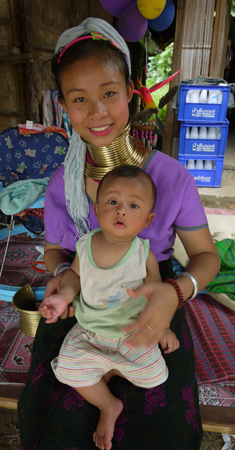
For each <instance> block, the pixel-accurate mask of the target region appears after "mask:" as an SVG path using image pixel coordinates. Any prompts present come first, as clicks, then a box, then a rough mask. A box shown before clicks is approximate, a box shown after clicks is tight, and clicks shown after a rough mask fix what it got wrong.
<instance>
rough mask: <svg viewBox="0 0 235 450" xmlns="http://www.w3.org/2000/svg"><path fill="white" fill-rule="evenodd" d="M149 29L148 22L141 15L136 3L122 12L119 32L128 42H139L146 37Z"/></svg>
mask: <svg viewBox="0 0 235 450" xmlns="http://www.w3.org/2000/svg"><path fill="white" fill-rule="evenodd" d="M147 28H148V20H147V19H145V18H144V17H143V16H142V15H141V14H140V12H139V10H138V7H137V3H136V1H134V2H133V3H132V4H131V5H129V6H127V8H126V9H124V11H122V15H121V17H120V19H119V21H118V31H119V33H120V34H121V36H122V37H123V38H124V39H125V40H126V41H128V42H137V41H139V40H140V39H142V37H143V36H144V35H145V33H146V31H147Z"/></svg>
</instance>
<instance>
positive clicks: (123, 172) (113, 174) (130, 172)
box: [96, 165, 157, 211]
mask: <svg viewBox="0 0 235 450" xmlns="http://www.w3.org/2000/svg"><path fill="white" fill-rule="evenodd" d="M108 178H129V179H135V180H136V179H137V180H139V181H140V183H143V184H145V185H146V184H147V185H148V186H151V190H150V195H151V196H152V207H151V211H153V210H154V207H155V204H156V200H157V189H156V186H155V184H154V182H153V180H152V178H151V177H150V175H149V174H148V173H146V172H144V170H142V169H140V167H137V166H130V165H125V166H119V167H116V168H115V169H113V170H111V171H110V172H108V173H107V174H106V175H105V176H104V177H103V178H102V180H101V182H100V184H99V186H98V189H97V194H96V200H97V201H98V197H99V192H100V189H101V187H102V184H103V182H104V180H105V179H106V180H107V179H108Z"/></svg>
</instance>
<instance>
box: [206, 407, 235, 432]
mask: <svg viewBox="0 0 235 450" xmlns="http://www.w3.org/2000/svg"><path fill="white" fill-rule="evenodd" d="M200 412H201V418H202V426H203V430H204V431H210V432H214V433H228V434H234V433H235V408H232V407H231V408H230V407H226V406H207V405H200Z"/></svg>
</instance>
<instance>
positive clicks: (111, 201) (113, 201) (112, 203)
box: [109, 200, 117, 205]
mask: <svg viewBox="0 0 235 450" xmlns="http://www.w3.org/2000/svg"><path fill="white" fill-rule="evenodd" d="M109 204H110V205H116V204H117V202H116V200H109Z"/></svg>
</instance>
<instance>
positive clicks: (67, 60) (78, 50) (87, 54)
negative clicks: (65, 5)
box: [51, 39, 130, 99]
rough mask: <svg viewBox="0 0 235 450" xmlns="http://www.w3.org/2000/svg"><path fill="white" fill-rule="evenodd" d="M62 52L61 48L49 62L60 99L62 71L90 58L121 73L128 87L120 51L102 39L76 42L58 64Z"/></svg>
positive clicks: (123, 60) (124, 61)
mask: <svg viewBox="0 0 235 450" xmlns="http://www.w3.org/2000/svg"><path fill="white" fill-rule="evenodd" d="M62 50H63V48H60V49H59V51H58V53H56V54H55V55H54V57H53V58H52V60H51V69H52V72H53V74H54V75H55V82H56V87H57V89H58V91H59V96H60V98H62V99H63V92H62V90H61V85H60V80H61V75H62V73H63V71H64V70H66V69H67V68H68V67H69V66H71V65H72V64H74V63H75V62H76V61H80V60H81V61H82V60H84V59H88V58H91V57H95V58H96V59H97V61H99V60H101V61H103V62H104V63H107V64H109V65H110V66H111V67H113V68H115V69H116V70H118V71H119V72H121V73H122V74H123V75H124V77H125V82H126V85H127V86H128V84H129V82H130V75H129V69H128V65H127V62H126V60H125V58H124V55H123V53H122V51H121V50H119V49H118V48H117V47H115V46H114V45H113V44H111V42H110V41H108V40H107V41H104V40H103V39H100V40H93V39H85V40H82V41H78V42H76V43H74V44H72V45H71V46H70V47H68V48H67V49H66V51H65V52H64V53H63V55H62V57H61V59H60V61H59V63H58V59H59V56H60V54H61V51H62Z"/></svg>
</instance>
